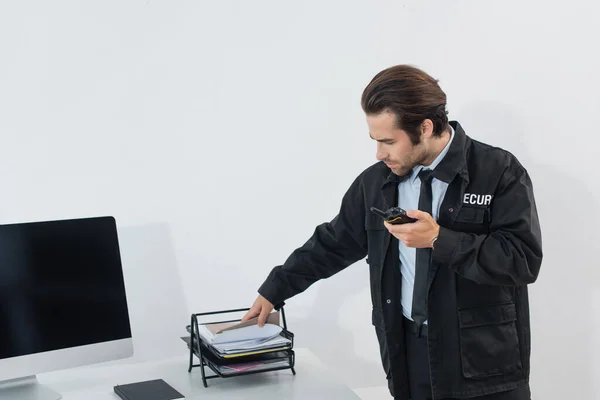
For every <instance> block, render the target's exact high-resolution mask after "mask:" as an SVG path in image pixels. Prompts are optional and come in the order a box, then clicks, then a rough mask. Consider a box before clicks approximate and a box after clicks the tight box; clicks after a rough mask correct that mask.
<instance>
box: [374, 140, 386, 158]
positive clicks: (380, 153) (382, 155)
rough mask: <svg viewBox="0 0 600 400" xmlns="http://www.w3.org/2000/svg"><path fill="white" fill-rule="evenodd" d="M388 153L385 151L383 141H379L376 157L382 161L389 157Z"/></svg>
mask: <svg viewBox="0 0 600 400" xmlns="http://www.w3.org/2000/svg"><path fill="white" fill-rule="evenodd" d="M387 156H388V154H387V152H385V151H384V149H383V145H382V144H381V143H377V152H376V154H375V157H376V158H377V160H378V161H382V160H385V159H386V158H387Z"/></svg>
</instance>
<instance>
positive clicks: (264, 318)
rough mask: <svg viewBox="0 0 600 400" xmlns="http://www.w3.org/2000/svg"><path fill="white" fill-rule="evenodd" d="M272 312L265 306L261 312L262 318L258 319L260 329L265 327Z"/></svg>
mask: <svg viewBox="0 0 600 400" xmlns="http://www.w3.org/2000/svg"><path fill="white" fill-rule="evenodd" d="M270 312H271V310H269V307H267V306H266V305H263V308H262V310H261V312H260V316H259V317H258V326H259V327H261V328H262V327H263V326H264V325H265V322H267V317H268V316H269V313H270Z"/></svg>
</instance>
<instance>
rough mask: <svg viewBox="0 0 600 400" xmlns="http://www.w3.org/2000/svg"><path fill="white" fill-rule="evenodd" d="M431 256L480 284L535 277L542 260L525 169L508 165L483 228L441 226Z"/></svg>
mask: <svg viewBox="0 0 600 400" xmlns="http://www.w3.org/2000/svg"><path fill="white" fill-rule="evenodd" d="M432 259H433V261H434V262H438V263H440V264H441V265H444V264H445V265H448V266H449V267H450V268H451V269H452V270H454V271H455V272H456V273H457V274H459V275H461V276H463V277H465V278H467V279H471V280H473V281H475V282H477V283H480V284H485V285H502V286H519V285H526V284H529V283H533V282H535V280H536V279H537V276H538V273H539V270H540V266H541V263H542V237H541V231H540V225H539V220H538V215H537V209H536V205H535V199H534V196H533V187H532V183H531V180H530V177H529V175H528V174H527V171H526V170H525V169H524V168H523V167H522V166H521V165H520V164H519V163H518V162H515V163H514V164H513V168H507V170H506V171H505V173H504V178H503V179H502V181H501V184H500V185H499V187H498V190H497V192H496V195H495V198H494V202H493V205H492V208H491V219H490V230H489V233H488V234H485V235H476V234H472V233H465V232H455V231H452V230H450V229H447V228H444V227H440V232H439V236H438V240H437V241H436V243H435V247H434V250H433V252H432Z"/></svg>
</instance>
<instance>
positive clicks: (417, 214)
mask: <svg viewBox="0 0 600 400" xmlns="http://www.w3.org/2000/svg"><path fill="white" fill-rule="evenodd" d="M406 215H408V216H409V217H411V218H416V219H429V218H431V215H429V213H426V212H425V211H421V210H408V211H406Z"/></svg>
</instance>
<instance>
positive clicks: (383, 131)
mask: <svg viewBox="0 0 600 400" xmlns="http://www.w3.org/2000/svg"><path fill="white" fill-rule="evenodd" d="M367 125H368V126H369V133H370V136H371V138H372V139H373V140H375V141H377V160H379V161H383V162H385V164H386V165H387V166H388V168H390V169H391V170H392V171H393V172H394V173H395V174H396V175H400V176H402V175H406V174H407V173H408V172H410V171H411V170H412V169H413V168H414V167H416V166H417V165H426V164H424V163H425V161H426V160H427V154H428V141H427V140H426V139H427V138H426V136H428V135H427V134H425V133H424V134H422V135H421V142H420V143H419V144H417V145H414V144H413V143H412V142H411V140H410V137H409V136H408V134H407V133H406V132H405V131H404V130H402V129H399V128H398V127H397V126H396V116H395V115H394V114H393V113H388V112H384V113H381V114H378V115H367Z"/></svg>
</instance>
